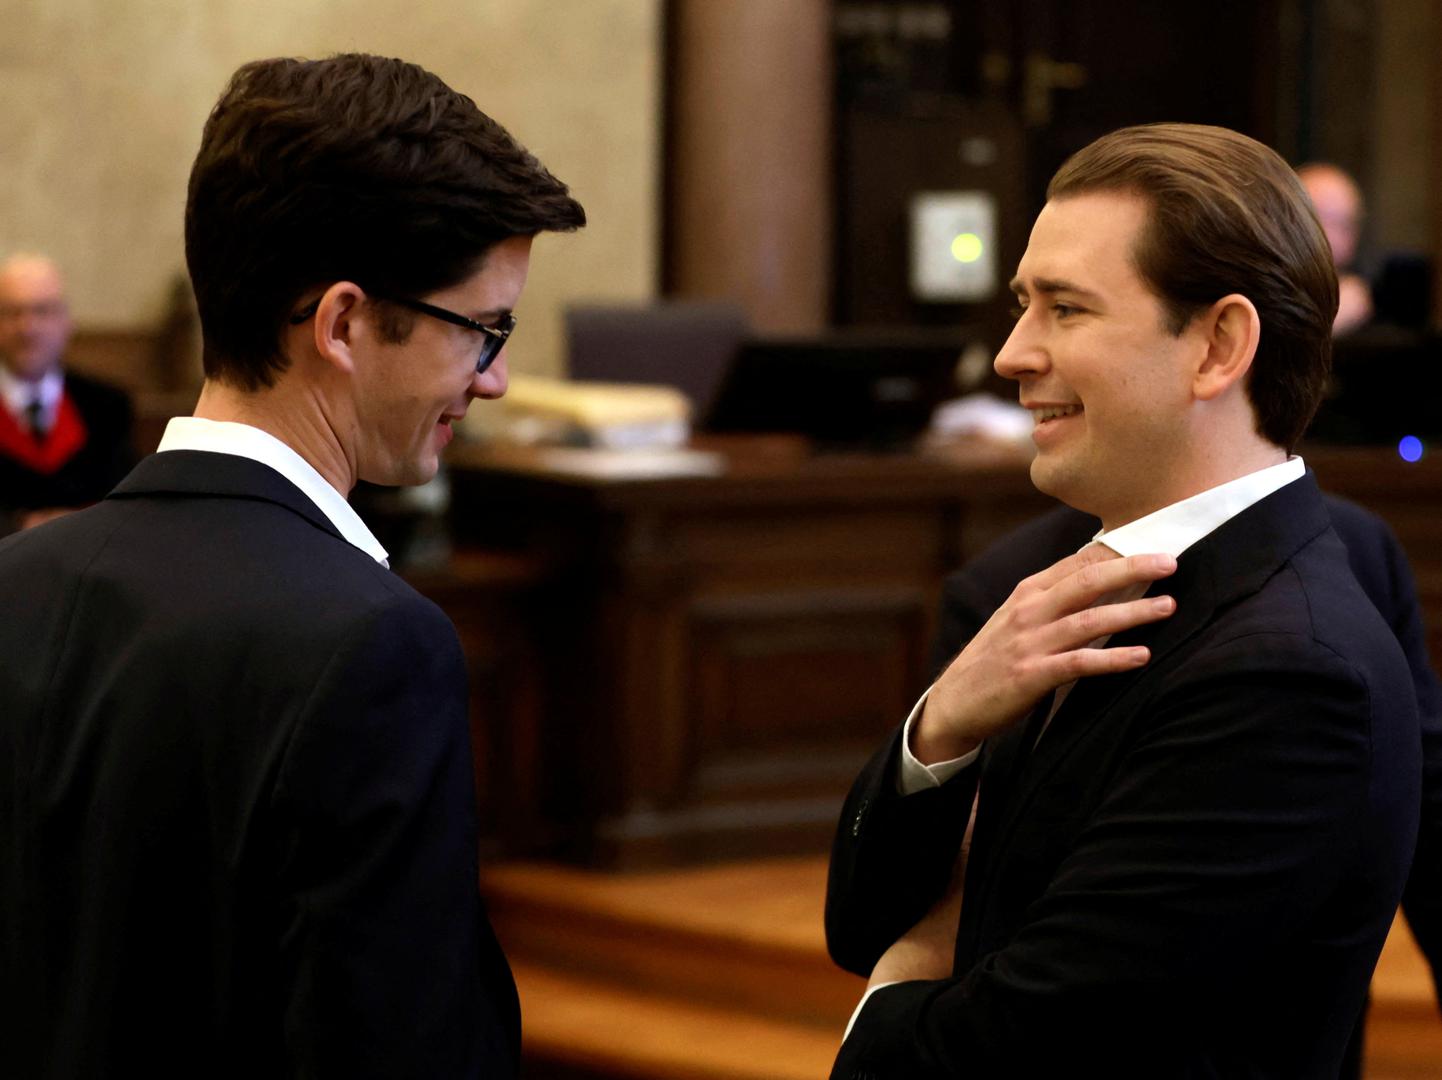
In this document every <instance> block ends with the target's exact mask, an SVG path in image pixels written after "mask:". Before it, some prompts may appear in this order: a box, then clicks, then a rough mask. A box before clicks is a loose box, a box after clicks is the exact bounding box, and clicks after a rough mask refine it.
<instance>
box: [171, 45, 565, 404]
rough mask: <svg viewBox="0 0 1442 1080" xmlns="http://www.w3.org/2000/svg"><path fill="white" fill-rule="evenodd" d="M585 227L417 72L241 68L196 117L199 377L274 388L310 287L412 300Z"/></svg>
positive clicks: (189, 224) (522, 160)
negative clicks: (205, 115)
mask: <svg viewBox="0 0 1442 1080" xmlns="http://www.w3.org/2000/svg"><path fill="white" fill-rule="evenodd" d="M585 222H586V214H585V211H584V210H583V209H582V208H581V205H580V203H578V202H576V200H575V199H573V198H571V196H570V194H569V192H568V190H567V188H566V185H565V184H563V183H561V182H560V181H559V180H557V179H556V178H555V177H554V176H552V175H551V174H550V173H549V172H547V171H546V169H545V168H544V167H543V166H542V165H541V163H540V162H538V161H537V160H536V159H535V158H534V157H532V156H531V155H530V154H529V153H527V152H526V150H525V149H524V148H523V147H522V146H521V145H520V144H518V143H517V142H516V141H515V140H514V139H513V138H511V136H510V135H509V134H507V132H506V131H505V129H504V128H502V127H501V126H500V125H499V124H497V123H496V122H495V121H494V120H492V119H491V118H490V117H488V116H486V115H485V114H484V113H483V112H481V111H480V110H479V109H478V108H476V105H475V103H474V102H473V101H472V100H471V99H470V98H468V97H466V96H465V95H464V94H459V93H457V92H456V91H454V90H452V89H451V88H450V87H449V86H447V85H446V84H445V83H444V82H442V81H441V80H440V79H439V78H437V77H436V76H435V75H433V74H431V73H430V72H429V71H426V70H425V69H424V68H421V67H418V66H416V65H415V64H409V63H405V62H404V61H401V60H391V59H386V58H383V57H379V56H366V55H362V54H355V53H352V54H345V55H340V56H333V57H330V58H329V59H325V60H298V59H285V58H282V59H273V60H257V61H254V62H252V63H249V64H246V65H244V66H243V67H241V68H240V69H239V70H238V71H237V72H236V73H235V75H234V76H233V77H232V78H231V80H230V84H229V85H228V86H227V87H226V89H225V91H224V93H222V94H221V96H220V100H219V101H218V102H217V103H216V106H215V108H214V110H213V111H212V112H211V114H210V119H209V120H208V121H207V122H206V125H205V131H204V134H203V135H202V137H201V145H200V152H199V153H198V154H197V155H196V158H195V164H194V166H193V167H192V169H191V173H190V190H189V198H188V200H187V203H186V208H185V258H186V263H187V266H188V267H189V270H190V279H191V282H192V284H193V285H194V288H195V297H196V302H197V306H198V307H199V309H200V321H201V330H202V335H203V337H204V342H205V373H206V376H207V377H210V378H215V379H217V380H219V381H222V382H226V383H229V384H232V385H235V386H238V387H240V388H242V389H246V390H258V389H260V388H261V387H262V386H269V385H272V384H273V383H274V380H275V376H276V375H277V374H278V373H280V372H281V371H283V370H284V369H285V366H286V358H285V357H284V355H283V354H282V352H281V346H280V336H281V329H282V327H283V325H284V324H285V322H286V320H287V318H288V317H289V315H290V314H291V312H292V310H293V309H294V307H295V305H296V304H297V301H298V300H299V298H300V297H301V295H302V294H303V293H304V292H305V291H306V290H308V289H313V288H315V287H316V286H327V285H330V284H332V283H334V282H336V281H354V282H356V283H357V284H359V285H360V286H361V287H362V288H365V289H368V290H375V291H376V292H378V293H381V294H390V295H396V296H423V295H425V294H426V293H429V292H434V291H436V290H438V289H443V288H448V287H450V286H452V285H455V284H457V283H459V282H461V281H463V280H465V279H466V278H467V277H469V276H470V275H471V274H472V273H474V272H476V270H477V269H479V268H480V266H481V263H482V261H483V259H484V257H485V254H486V252H487V251H488V250H489V249H490V248H491V247H492V246H494V245H495V244H496V243H498V242H500V241H501V240H504V239H506V238H508V237H512V236H529V235H534V234H535V233H539V232H545V231H565V230H571V229H575V228H579V227H580V226H582V225H584V224H585ZM386 325H387V326H388V327H389V330H388V332H389V333H391V334H398V335H400V336H402V337H404V335H405V334H406V333H408V331H409V322H407V323H406V324H405V325H404V326H401V325H399V323H398V321H397V320H395V319H390V320H389V321H388V322H387V323H386Z"/></svg>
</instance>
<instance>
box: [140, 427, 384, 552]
mask: <svg viewBox="0 0 1442 1080" xmlns="http://www.w3.org/2000/svg"><path fill="white" fill-rule="evenodd" d="M167 450H205V451H208V452H210V453H212V454H234V455H235V456H236V457H243V458H249V459H250V460H251V461H258V462H260V463H261V464H262V465H269V466H270V467H271V468H272V469H274V470H275V471H276V472H278V473H280V475H281V476H283V477H285V478H286V479H287V480H289V481H290V482H291V483H292V484H294V485H295V486H296V487H298V488H300V490H301V492H302V493H303V494H304V495H305V496H306V497H307V498H308V499H310V501H311V502H313V503H315V505H316V508H317V509H318V510H319V511H320V512H321V513H322V514H324V515H325V516H326V518H327V519H329V521H330V523H331V524H332V525H334V526H335V527H336V531H337V532H339V533H340V534H341V536H343V537H345V539H346V541H347V542H348V543H350V544H351V545H353V546H354V547H358V548H360V549H361V550H362V551H364V552H365V553H366V554H367V555H369V556H370V557H371V558H373V559H375V561H376V562H378V563H380V564H381V565H382V566H389V565H390V563H389V561H388V558H387V555H386V549H385V548H383V547H381V544H380V541H379V540H377V539H376V538H375V536H374V535H373V534H372V533H371V531H370V529H368V528H366V524H365V522H364V521H362V520H361V519H360V515H359V514H357V513H356V512H355V511H354V510H352V509H351V505H350V503H348V502H346V501H345V499H344V498H343V497H342V496H341V493H340V492H338V491H337V490H336V489H335V488H333V487H331V486H330V484H329V483H328V482H327V481H326V479H325V477H323V476H321V474H320V473H319V472H317V471H316V469H315V466H313V465H312V464H311V463H310V462H308V461H306V460H305V458H303V457H301V456H300V455H299V454H297V453H296V452H295V451H294V450H292V449H291V448H290V447H289V446H287V445H286V444H285V443H283V442H281V441H280V440H279V439H277V438H276V437H275V436H274V435H272V434H270V433H269V432H267V431H261V430H260V428H257V427H251V426H250V425H249V424H237V423H233V422H230V421H224V420H202V419H200V418H199V417H196V416H177V417H174V418H172V419H171V421H170V422H169V423H168V424H166V425H165V435H164V436H163V437H162V438H161V440H160V446H159V447H157V448H156V452H157V453H164V452H166V451H167Z"/></svg>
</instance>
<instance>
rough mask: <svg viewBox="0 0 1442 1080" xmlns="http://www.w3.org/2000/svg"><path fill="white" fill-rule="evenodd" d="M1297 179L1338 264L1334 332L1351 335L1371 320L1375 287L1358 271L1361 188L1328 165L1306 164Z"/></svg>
mask: <svg viewBox="0 0 1442 1080" xmlns="http://www.w3.org/2000/svg"><path fill="white" fill-rule="evenodd" d="M1297 179H1299V180H1301V181H1302V187H1304V188H1305V189H1306V190H1307V197H1308V198H1310V199H1311V200H1312V206H1313V207H1314V208H1315V209H1316V211H1317V218H1318V220H1320V221H1321V223H1322V231H1323V232H1324V233H1326V234H1327V243H1328V244H1330V245H1331V247H1332V261H1333V262H1335V263H1336V264H1337V317H1336V318H1335V319H1334V320H1333V321H1332V333H1334V334H1338V335H1341V334H1349V333H1351V332H1352V331H1353V330H1358V329H1360V328H1361V327H1363V326H1365V325H1366V324H1367V323H1368V322H1370V321H1371V319H1372V287H1371V286H1370V285H1369V284H1368V283H1367V279H1366V278H1364V277H1363V276H1362V275H1361V274H1359V273H1357V272H1356V269H1355V264H1356V261H1357V243H1358V240H1359V239H1360V238H1361V235H1362V218H1363V215H1364V212H1365V206H1364V204H1363V202H1362V189H1361V188H1359V187H1358V186H1357V182H1356V181H1355V180H1353V179H1352V177H1351V176H1349V175H1348V174H1347V173H1346V172H1345V171H1344V170H1342V169H1339V168H1338V167H1337V166H1336V165H1329V164H1327V163H1325V162H1311V163H1309V164H1306V165H1303V166H1302V167H1301V168H1299V169H1298V170H1297Z"/></svg>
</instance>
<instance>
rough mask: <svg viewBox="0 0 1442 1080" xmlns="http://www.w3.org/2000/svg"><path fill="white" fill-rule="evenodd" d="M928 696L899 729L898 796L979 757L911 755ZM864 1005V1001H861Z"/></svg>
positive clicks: (920, 788) (931, 783)
mask: <svg viewBox="0 0 1442 1080" xmlns="http://www.w3.org/2000/svg"><path fill="white" fill-rule="evenodd" d="M930 693H931V688H930V687H927V689H926V693H925V694H922V695H921V700H920V701H918V702H917V703H916V705H915V706H914V707H913V708H912V710H911V715H910V716H908V717H907V718H906V723H905V724H903V725H902V727H901V767H900V768H899V769H897V770H896V792H897V794H898V795H915V794H916V793H917V792H918V791H925V790H927V789H928V788H935V787H941V785H942V784H944V783H946V782H947V781H948V780H950V779H951V778H952V777H953V776H955V775H956V774H957V773H959V772H961V770H962V769H964V768H966V767H967V766H968V765H970V764H971V763H972V762H974V761H975V760H976V759H977V755H979V754H980V753H981V747H980V746H978V747H977V748H976V749H975V750H973V751H971V753H969V754H962V755H961V757H959V758H952V759H951V760H950V761H938V762H936V763H935V764H934V765H923V764H922V763H921V762H920V761H918V760H917V759H916V755H915V754H913V753H912V752H911V722H912V721H913V720H915V719H916V718H917V717H918V716H920V715H921V710H922V707H923V706H925V704H926V698H927V696H928V695H929V694H930ZM861 1000H862V1001H865V1000H866V999H865V998H862V999H861Z"/></svg>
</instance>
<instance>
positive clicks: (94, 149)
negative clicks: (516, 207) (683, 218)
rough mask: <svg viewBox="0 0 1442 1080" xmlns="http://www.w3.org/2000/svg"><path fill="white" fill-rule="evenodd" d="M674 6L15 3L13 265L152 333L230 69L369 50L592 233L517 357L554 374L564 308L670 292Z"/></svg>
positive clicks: (7, 134)
mask: <svg viewBox="0 0 1442 1080" xmlns="http://www.w3.org/2000/svg"><path fill="white" fill-rule="evenodd" d="M660 6H661V0H469V2H467V0H423V2H422V0H407V2H396V0H206V2H204V3H199V2H196V0H5V27H4V31H3V35H4V36H3V41H0V192H3V193H4V194H3V195H0V252H5V251H12V250H16V249H30V250H39V251H44V252H48V253H50V254H53V255H54V256H55V257H56V258H57V259H59V260H60V262H61V263H62V264H63V265H64V267H65V269H66V270H67V272H68V274H69V277H70V282H71V292H72V299H73V304H74V308H75V312H76V316H77V320H78V322H79V323H80V324H81V325H82V326H89V327H95V328H141V327H148V326H150V325H152V324H154V322H155V321H156V320H157V319H158V318H159V317H160V315H161V313H162V311H163V309H164V305H165V301H166V297H167V295H168V286H169V283H170V282H171V280H172V279H173V276H174V275H175V274H177V273H180V272H182V271H183V268H184V253H183V247H182V236H181V217H182V213H183V210H184V205H185V181H186V176H187V173H188V171H189V168H190V162H191V159H192V158H193V156H194V154H195V150H196V146H197V145H198V143H199V139H200V129H201V125H202V124H203V123H204V120H205V116H206V114H207V112H208V111H209V109H210V106H211V105H212V103H213V102H214V100H215V98H216V96H217V95H218V94H219V92H220V90H221V88H222V87H223V86H224V84H225V81H226V79H227V78H228V76H229V75H230V73H231V72H232V71H233V70H234V69H235V68H236V67H237V66H238V65H239V64H240V63H242V62H244V61H246V60H250V59H254V58H256V57H261V56H273V55H279V54H290V55H299V56H324V55H326V54H329V53H332V52H338V51H345V50H353V49H354V50H361V51H367V52H377V53H385V54H388V55H393V56H401V57H404V58H406V59H408V60H414V61H416V62H417V63H420V64H422V65H424V66H425V67H428V68H430V69H431V70H432V71H435V72H436V73H437V74H439V75H440V76H441V77H442V78H444V79H445V80H446V81H447V82H449V83H450V84H451V85H452V86H454V87H455V88H456V89H458V90H460V91H462V92H464V93H466V94H469V95H470V96H471V97H472V98H474V99H475V101H476V103H477V104H478V105H479V106H480V107H481V108H482V109H483V110H484V111H486V112H487V113H489V114H491V115H492V116H494V117H495V118H496V119H498V120H499V121H500V122H501V123H503V124H504V125H505V126H506V127H507V128H508V129H509V130H510V131H511V133H512V134H514V135H515V136H516V137H517V138H518V139H520V141H521V142H522V143H524V144H525V145H526V146H527V147H528V148H529V149H530V150H531V151H532V152H533V153H535V154H536V156H537V157H539V158H540V159H541V160H542V161H543V162H545V163H546V165H547V166H548V167H549V168H550V169H551V171H552V172H554V173H555V174H556V175H557V176H559V177H560V178H561V179H563V180H565V181H566V182H567V183H568V184H570V185H571V188H572V191H573V192H574V194H575V195H576V197H577V198H579V199H580V200H581V202H582V203H583V204H584V205H585V207H586V210H587V213H588V215H589V217H590V220H591V222H592V224H591V225H590V226H588V227H587V228H586V229H585V230H583V231H581V232H580V233H577V234H574V235H570V236H547V237H543V238H541V239H540V240H539V241H538V242H537V245H536V249H535V250H536V255H535V259H534V262H533V269H532V274H531V285H530V288H529V289H528V291H527V293H526V296H525V298H524V299H523V300H522V303H521V306H520V307H519V308H518V313H519V314H520V316H521V318H522V330H521V331H520V332H518V333H517V335H516V338H515V342H514V344H513V345H512V349H511V353H510V355H511V362H512V366H513V367H514V368H516V369H518V370H522V371H531V372H542V373H551V372H555V371H558V370H559V368H560V365H561V349H562V342H561V324H560V312H561V308H562V306H563V305H564V304H566V303H569V302H572V301H575V300H583V299H616V300H638V299H645V298H648V297H650V296H652V295H654V292H655V285H656V279H657V269H656V261H657V238H656V234H657V227H658V219H659V211H658V201H659V195H658V158H659V140H660V123H659V110H660V83H661V76H660V60H661V40H660V25H659V21H660Z"/></svg>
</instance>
